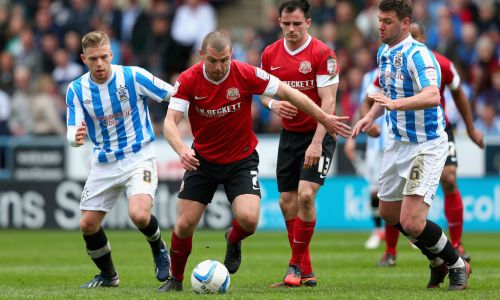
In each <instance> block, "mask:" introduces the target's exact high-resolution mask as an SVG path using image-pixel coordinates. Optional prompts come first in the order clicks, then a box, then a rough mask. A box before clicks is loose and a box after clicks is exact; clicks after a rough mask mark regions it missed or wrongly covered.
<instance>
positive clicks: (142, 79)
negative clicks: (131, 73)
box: [133, 67, 174, 102]
mask: <svg viewBox="0 0 500 300" xmlns="http://www.w3.org/2000/svg"><path fill="white" fill-rule="evenodd" d="M133 68H134V70H135V81H136V83H137V84H136V86H137V90H138V92H139V95H143V96H146V97H148V98H150V99H153V100H154V101H156V102H162V101H169V100H170V97H171V96H172V92H173V89H174V87H173V86H172V85H171V84H169V83H167V82H165V81H163V80H161V79H160V78H158V77H155V76H153V74H151V73H150V72H148V71H146V70H145V69H143V68H139V67H133Z"/></svg>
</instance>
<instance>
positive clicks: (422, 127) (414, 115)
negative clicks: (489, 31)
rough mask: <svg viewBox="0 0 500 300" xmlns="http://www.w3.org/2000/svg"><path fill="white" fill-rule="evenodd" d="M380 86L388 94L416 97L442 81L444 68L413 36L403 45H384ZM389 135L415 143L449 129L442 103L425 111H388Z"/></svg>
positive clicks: (380, 63)
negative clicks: (425, 89) (446, 128)
mask: <svg viewBox="0 0 500 300" xmlns="http://www.w3.org/2000/svg"><path fill="white" fill-rule="evenodd" d="M377 63H378V66H379V75H380V86H381V87H382V89H383V91H384V93H385V95H386V96H387V97H388V98H390V99H392V100H395V101H397V99H400V98H405V97H411V96H414V95H416V94H418V93H420V91H421V90H422V89H423V88H425V87H428V86H432V85H434V86H436V87H437V88H438V89H439V85H440V84H441V70H440V68H439V64H438V62H437V60H436V58H435V57H434V54H432V52H431V51H430V50H429V49H428V48H427V47H426V46H425V45H424V44H422V43H419V42H417V41H415V40H414V39H413V38H412V37H411V35H409V36H408V37H407V38H406V39H404V40H403V41H401V42H400V43H399V44H397V45H395V46H392V47H389V45H386V44H383V45H382V46H380V48H379V50H378V53H377ZM385 118H386V121H387V127H388V129H389V136H390V137H392V138H394V139H396V140H398V141H405V142H411V143H421V142H425V141H428V140H432V139H435V138H437V137H439V136H440V135H441V134H442V132H443V131H444V128H445V126H446V125H445V119H444V112H443V108H442V107H441V105H439V106H437V107H432V108H426V109H422V110H411V111H396V110H393V111H387V112H386V115H385Z"/></svg>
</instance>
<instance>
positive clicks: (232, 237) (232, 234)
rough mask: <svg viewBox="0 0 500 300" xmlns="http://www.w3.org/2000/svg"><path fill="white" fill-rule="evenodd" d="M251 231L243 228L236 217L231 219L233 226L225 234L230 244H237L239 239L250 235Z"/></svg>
mask: <svg viewBox="0 0 500 300" xmlns="http://www.w3.org/2000/svg"><path fill="white" fill-rule="evenodd" d="M252 234H253V232H248V231H246V230H245V229H243V228H242V227H241V226H240V224H238V221H236V219H233V227H232V228H231V230H230V231H229V235H228V236H227V240H228V241H229V242H230V243H231V244H237V243H238V242H239V241H241V240H242V239H244V238H246V237H247V236H250V235H252Z"/></svg>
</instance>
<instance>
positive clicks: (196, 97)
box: [194, 96, 208, 100]
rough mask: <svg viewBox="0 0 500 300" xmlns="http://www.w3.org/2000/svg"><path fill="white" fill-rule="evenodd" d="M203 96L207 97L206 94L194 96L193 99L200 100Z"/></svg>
mask: <svg viewBox="0 0 500 300" xmlns="http://www.w3.org/2000/svg"><path fill="white" fill-rule="evenodd" d="M205 98H208V96H194V100H201V99H205Z"/></svg>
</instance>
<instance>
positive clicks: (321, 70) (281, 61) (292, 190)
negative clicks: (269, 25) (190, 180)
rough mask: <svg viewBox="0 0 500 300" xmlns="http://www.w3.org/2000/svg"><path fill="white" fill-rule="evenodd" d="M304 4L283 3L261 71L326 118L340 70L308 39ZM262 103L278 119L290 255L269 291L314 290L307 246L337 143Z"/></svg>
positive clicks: (301, 118)
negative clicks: (281, 275)
mask: <svg viewBox="0 0 500 300" xmlns="http://www.w3.org/2000/svg"><path fill="white" fill-rule="evenodd" d="M309 7H310V5H309V3H308V2H307V1H295V0H294V1H285V2H283V3H282V4H281V6H280V7H279V16H280V19H279V21H280V26H281V29H282V31H283V35H284V38H283V39H280V40H278V41H276V42H274V43H273V44H271V45H269V46H267V47H266V49H265V50H264V52H263V53H262V69H263V70H265V71H267V72H269V73H270V74H272V75H274V76H276V77H278V78H279V79H280V80H283V82H285V83H287V84H288V85H290V86H291V87H292V88H294V89H296V90H299V91H301V92H302V93H304V94H305V95H307V96H309V97H310V98H311V99H313V100H314V103H315V104H316V105H317V106H318V107H321V109H322V110H323V111H324V112H325V113H328V114H332V113H333V112H334V111H335V99H336V93H337V86H338V82H339V69H338V65H337V61H336V57H335V53H334V52H333V50H332V49H330V48H329V47H328V46H326V45H325V44H324V43H323V42H321V41H319V40H318V39H316V38H313V37H312V36H310V35H309V34H308V28H309V27H310V26H311V18H310V16H309ZM280 100H281V101H276V100H274V99H272V98H270V97H262V98H261V101H262V103H263V104H264V105H265V106H267V107H268V108H269V109H271V110H272V111H273V112H274V113H276V114H278V115H279V116H281V117H282V127H283V129H282V130H281V134H280V143H279V149H278V159H277V166H276V174H277V179H278V191H279V192H280V207H281V212H282V214H283V217H284V219H285V224H286V228H287V232H288V241H289V244H290V248H291V250H292V255H291V258H290V260H289V263H288V269H287V271H286V273H285V276H284V278H283V281H282V282H279V283H276V284H273V285H272V287H280V286H284V285H289V286H300V285H302V284H303V285H306V286H316V284H317V280H316V275H315V274H314V272H313V269H312V264H311V257H310V254H309V244H310V242H311V238H312V236H313V233H314V227H315V225H316V208H315V204H314V203H315V198H316V194H317V192H318V190H319V188H320V186H322V185H323V183H324V181H325V177H326V175H327V173H328V170H329V168H330V165H331V162H332V157H333V151H334V150H335V144H336V141H335V139H334V138H333V137H332V136H331V135H329V134H326V130H325V128H324V127H323V126H322V125H321V124H318V123H317V122H316V121H315V120H314V119H313V118H312V117H311V116H309V115H307V114H305V113H303V112H298V111H297V109H296V108H295V107H294V106H293V105H291V104H290V103H289V102H288V100H289V99H287V98H280Z"/></svg>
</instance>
